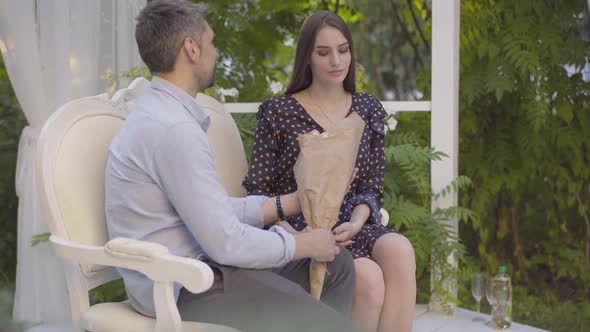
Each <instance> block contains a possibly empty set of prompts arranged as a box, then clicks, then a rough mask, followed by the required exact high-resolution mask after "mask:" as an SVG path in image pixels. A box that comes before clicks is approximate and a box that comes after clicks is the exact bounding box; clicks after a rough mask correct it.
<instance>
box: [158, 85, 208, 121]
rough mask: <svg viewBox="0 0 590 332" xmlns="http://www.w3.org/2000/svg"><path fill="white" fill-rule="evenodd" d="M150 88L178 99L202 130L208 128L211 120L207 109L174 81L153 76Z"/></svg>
mask: <svg viewBox="0 0 590 332" xmlns="http://www.w3.org/2000/svg"><path fill="white" fill-rule="evenodd" d="M150 86H151V87H152V89H155V90H158V91H160V92H163V93H166V94H168V95H170V96H171V97H172V98H174V99H176V100H178V101H179V102H180V103H181V104H182V106H184V108H186V110H187V111H188V112H189V113H190V114H191V115H192V116H193V118H194V119H195V120H196V121H197V122H198V123H199V125H200V126H201V128H203V130H204V131H207V129H209V124H210V123H211V120H210V118H209V114H208V113H207V111H206V110H205V109H204V108H203V107H201V106H200V105H199V103H197V100H196V99H195V98H194V97H193V96H191V95H189V94H188V93H186V91H184V90H182V89H181V88H179V87H178V86H177V85H175V84H174V83H172V82H170V81H168V80H166V79H163V78H161V77H158V76H154V77H153V78H152V81H151V83H150Z"/></svg>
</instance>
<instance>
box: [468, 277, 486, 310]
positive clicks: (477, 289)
mask: <svg viewBox="0 0 590 332" xmlns="http://www.w3.org/2000/svg"><path fill="white" fill-rule="evenodd" d="M484 284H485V278H484V276H483V274H482V273H480V272H477V273H475V274H473V276H472V277H471V295H473V298H474V299H475V301H476V302H477V313H478V314H480V313H481V312H480V310H479V308H480V302H481V298H482V297H483V291H484V287H485V286H484ZM473 320H474V321H479V320H482V318H481V317H476V318H474V319H473Z"/></svg>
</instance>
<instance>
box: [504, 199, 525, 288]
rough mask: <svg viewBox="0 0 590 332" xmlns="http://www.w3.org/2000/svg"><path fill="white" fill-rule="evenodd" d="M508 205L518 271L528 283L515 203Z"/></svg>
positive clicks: (511, 202)
mask: <svg viewBox="0 0 590 332" xmlns="http://www.w3.org/2000/svg"><path fill="white" fill-rule="evenodd" d="M508 204H509V205H508V211H509V212H510V225H511V226H512V227H511V228H512V243H513V244H514V252H513V254H514V256H516V261H517V262H518V269H519V270H520V273H522V279H523V280H524V281H526V282H528V281H529V275H528V273H527V271H526V266H525V264H524V257H523V255H522V250H521V249H522V248H521V246H520V237H519V236H518V224H517V216H516V213H517V212H516V207H515V206H514V202H513V201H512V200H510V202H509V203H508Z"/></svg>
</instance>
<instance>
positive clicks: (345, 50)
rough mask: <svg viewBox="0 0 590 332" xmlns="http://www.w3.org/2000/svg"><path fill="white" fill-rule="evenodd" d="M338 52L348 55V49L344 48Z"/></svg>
mask: <svg viewBox="0 0 590 332" xmlns="http://www.w3.org/2000/svg"><path fill="white" fill-rule="evenodd" d="M338 52H340V53H347V52H348V48H342V49H340V50H338Z"/></svg>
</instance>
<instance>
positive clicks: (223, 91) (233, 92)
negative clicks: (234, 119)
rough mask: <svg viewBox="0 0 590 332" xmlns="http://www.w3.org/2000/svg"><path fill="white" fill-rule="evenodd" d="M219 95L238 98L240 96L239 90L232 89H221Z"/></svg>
mask: <svg viewBox="0 0 590 332" xmlns="http://www.w3.org/2000/svg"><path fill="white" fill-rule="evenodd" d="M219 94H220V95H222V96H229V97H236V96H237V95H238V94H239V92H238V89H236V88H231V89H224V88H219Z"/></svg>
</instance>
